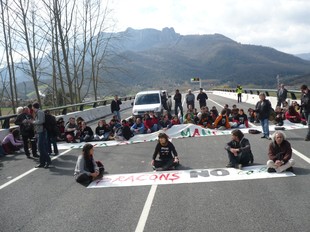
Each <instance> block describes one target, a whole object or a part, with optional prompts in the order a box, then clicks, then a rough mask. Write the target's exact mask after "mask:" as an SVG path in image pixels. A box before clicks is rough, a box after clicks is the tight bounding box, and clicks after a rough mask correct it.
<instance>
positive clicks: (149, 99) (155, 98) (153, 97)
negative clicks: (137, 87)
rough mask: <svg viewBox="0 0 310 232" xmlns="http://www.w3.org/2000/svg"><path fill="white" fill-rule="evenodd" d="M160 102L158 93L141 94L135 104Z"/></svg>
mask: <svg viewBox="0 0 310 232" xmlns="http://www.w3.org/2000/svg"><path fill="white" fill-rule="evenodd" d="M158 103H160V100H159V94H158V93H150V94H141V95H138V96H137V98H136V101H135V105H148V104H158Z"/></svg>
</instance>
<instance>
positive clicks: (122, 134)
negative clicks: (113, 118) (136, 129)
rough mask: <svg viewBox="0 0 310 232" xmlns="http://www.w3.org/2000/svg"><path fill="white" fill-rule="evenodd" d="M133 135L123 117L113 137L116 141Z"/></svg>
mask: <svg viewBox="0 0 310 232" xmlns="http://www.w3.org/2000/svg"><path fill="white" fill-rule="evenodd" d="M132 136H133V133H132V132H131V130H130V127H129V124H128V122H127V121H126V120H125V119H123V120H122V124H121V126H120V127H118V128H117V129H116V131H115V135H114V138H115V140H117V141H124V140H129V139H130V138H131V137H132Z"/></svg>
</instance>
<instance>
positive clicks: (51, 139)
mask: <svg viewBox="0 0 310 232" xmlns="http://www.w3.org/2000/svg"><path fill="white" fill-rule="evenodd" d="M52 145H53V150H54V153H55V154H56V155H57V154H58V147H57V138H56V137H54V136H51V135H47V151H48V153H49V154H51V153H52Z"/></svg>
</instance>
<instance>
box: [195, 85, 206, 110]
mask: <svg viewBox="0 0 310 232" xmlns="http://www.w3.org/2000/svg"><path fill="white" fill-rule="evenodd" d="M207 99H208V95H207V94H206V93H205V92H203V88H200V92H199V94H198V95H197V101H199V106H200V109H201V108H202V107H204V106H207Z"/></svg>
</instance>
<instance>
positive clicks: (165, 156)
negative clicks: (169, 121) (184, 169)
mask: <svg viewBox="0 0 310 232" xmlns="http://www.w3.org/2000/svg"><path fill="white" fill-rule="evenodd" d="M158 155H159V160H156V157H157V156H158ZM151 165H152V167H153V169H154V170H157V171H162V170H169V169H174V168H175V167H177V166H178V165H179V158H178V153H177V151H176V149H175V147H174V145H173V144H172V143H171V142H170V141H169V139H168V135H166V134H165V133H159V135H158V143H157V145H156V147H155V151H154V154H153V159H152V162H151Z"/></svg>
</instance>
